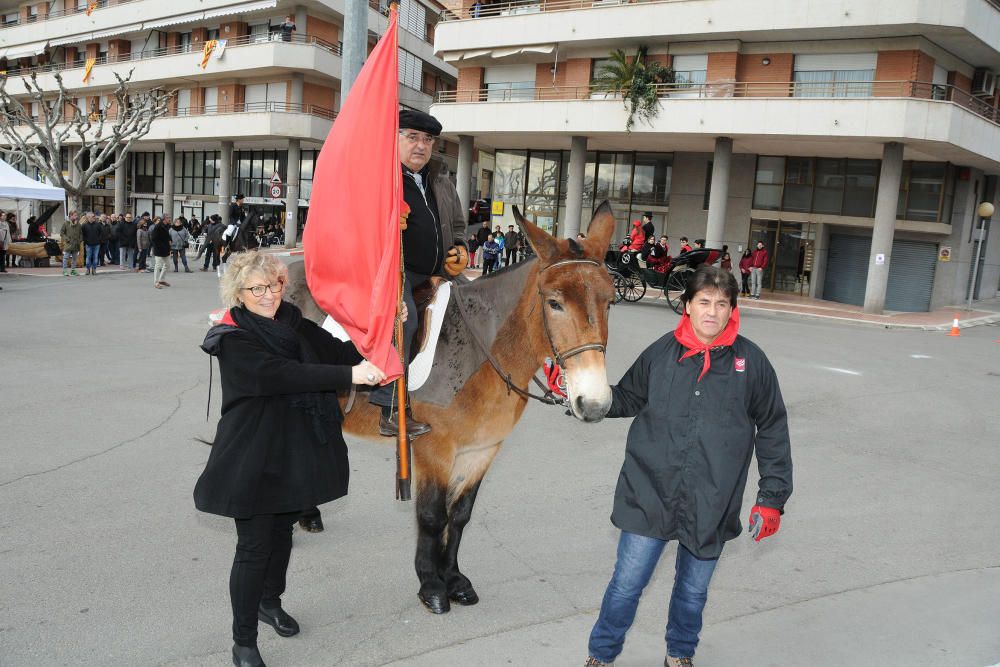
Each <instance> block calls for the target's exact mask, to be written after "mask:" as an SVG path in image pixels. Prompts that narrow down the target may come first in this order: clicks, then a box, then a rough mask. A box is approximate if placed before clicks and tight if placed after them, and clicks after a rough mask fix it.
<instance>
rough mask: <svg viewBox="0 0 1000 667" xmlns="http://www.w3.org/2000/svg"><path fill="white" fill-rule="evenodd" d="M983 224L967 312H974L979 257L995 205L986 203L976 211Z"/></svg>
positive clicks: (977, 246) (980, 227)
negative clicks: (973, 297)
mask: <svg viewBox="0 0 1000 667" xmlns="http://www.w3.org/2000/svg"><path fill="white" fill-rule="evenodd" d="M976 213H977V214H978V215H979V218H980V220H981V221H982V224H981V225H980V226H979V243H977V244H976V260H975V262H973V264H972V280H971V281H970V282H969V303H968V305H967V306H966V310H972V295H973V293H974V292H975V291H976V277H977V276H978V274H979V256H980V255H981V254H982V252H983V241H985V240H986V226H987V225H988V224H990V217H992V216H993V204H991V203H989V202H988V201H984V202H983V203H982V204H980V205H979V208H977V209H976Z"/></svg>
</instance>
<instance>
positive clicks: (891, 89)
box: [434, 81, 1000, 125]
mask: <svg viewBox="0 0 1000 667" xmlns="http://www.w3.org/2000/svg"><path fill="white" fill-rule="evenodd" d="M656 88H657V97H659V98H660V99H689V98H693V99H723V98H734V97H740V98H744V97H749V98H778V99H783V98H789V97H793V98H799V99H817V98H820V99H872V98H877V99H884V98H914V99H922V100H936V101H941V102H951V103H953V104H957V105H959V106H961V107H964V108H966V109H968V110H970V111H972V112H973V113H975V114H977V115H979V116H982V117H983V118H985V119H986V120H989V121H990V122H992V123H995V124H997V125H1000V109H998V107H997V105H996V104H994V103H993V101H992V99H984V98H979V97H976V96H975V95H972V94H971V93H968V92H966V91H964V90H961V89H959V88H956V87H955V86H949V85H944V84H937V83H927V82H924V81H843V82H833V83H828V82H815V83H814V82H808V83H803V82H791V83H772V82H761V83H755V82H749V81H734V82H725V83H705V84H686V83H671V84H659V85H657V86H656ZM614 99H621V98H620V97H618V96H617V95H615V94H613V93H605V92H602V91H599V90H596V89H595V88H594V86H593V85H585V86H548V87H541V88H514V87H511V88H492V89H488V88H484V89H480V90H448V91H440V92H438V93H437V94H436V95H435V99H434V102H435V103H436V104H451V103H470V102H472V103H476V102H548V101H567V100H614Z"/></svg>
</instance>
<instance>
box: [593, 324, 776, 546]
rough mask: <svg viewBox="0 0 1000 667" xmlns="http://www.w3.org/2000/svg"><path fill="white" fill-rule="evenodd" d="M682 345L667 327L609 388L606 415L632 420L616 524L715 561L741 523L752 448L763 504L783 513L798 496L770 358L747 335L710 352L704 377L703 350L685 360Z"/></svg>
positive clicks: (618, 492)
mask: <svg viewBox="0 0 1000 667" xmlns="http://www.w3.org/2000/svg"><path fill="white" fill-rule="evenodd" d="M684 352H685V349H684V347H683V346H681V344H680V343H678V342H677V339H676V338H674V334H673V332H671V333H668V334H667V335H665V336H663V337H662V338H660V339H659V340H658V341H656V342H655V343H653V344H652V345H650V346H649V347H648V348H647V349H646V350H645V351H644V352H643V353H642V354H641V355H640V356H639V358H638V359H637V360H636V361H635V363H634V364H633V365H632V367H631V368H630V369H629V370H628V372H626V373H625V376H624V377H622V379H621V381H620V382H619V383H618V384H617V385H616V386H614V387H612V388H611V390H612V394H613V401H612V404H611V410H610V411H609V412H608V416H609V417H633V416H634V417H635V419H634V420H633V421H632V425H631V426H630V427H629V431H628V440H627V443H626V445H625V462H624V464H623V465H622V469H621V474H620V475H619V477H618V487H617V489H616V490H615V505H614V511H613V513H612V515H611V521H612V522H613V523H614V524H615V526H617V527H618V528H621V529H622V530H625V531H628V532H631V533H637V534H639V535H644V536H647V537H655V538H658V539H661V540H678V541H679V542H680V543H681V544H683V545H684V546H685V547H687V548H688V549H689V550H690V551H691V552H692V553H694V555H695V556H697V557H699V558H715V557H717V556H718V555H719V554H720V553H721V551H722V546H723V544H724V543H725V542H726V541H728V540H731V539H733V538H734V537H736V536H738V535H739V534H740V532H741V530H742V529H741V524H740V509H741V504H742V502H743V490H744V488H745V487H746V482H747V471H748V468H749V467H750V459H751V457H752V456H753V455H754V453H755V452H756V456H757V466H758V469H759V471H760V482H759V490H758V492H757V503H758V504H760V505H765V506H767V507H774V508H777V509H779V510H781V509H783V507H784V505H785V502H786V501H787V500H788V497H789V496H790V495H791V493H792V457H791V446H790V443H789V438H788V420H787V415H786V413H785V404H784V402H783V401H782V399H781V391H780V389H779V388H778V379H777V377H776V376H775V373H774V369H773V368H772V367H771V363H770V362H769V361H768V359H767V357H766V356H765V355H764V353H763V352H762V351H761V350H760V348H758V347H757V346H756V345H754V344H753V343H751V342H750V341H749V340H747V339H746V338H743V337H742V336H737V338H736V341H735V342H734V343H733V345H732V347H722V348H716V349H714V350H712V352H711V368H710V369H709V371H708V373H706V374H705V376H704V377H703V378H702V379H701V381H700V382H698V375H699V373H701V370H702V364H703V361H704V357H703V355H701V354H698V355H695V356H693V357H688V358H687V359H685V360H684V361H681V362H678V359H680V357H681V355H682V354H683V353H684ZM739 360H743V362H742V364H741V363H740V361H739ZM740 368H742V369H743V370H739V369H740Z"/></svg>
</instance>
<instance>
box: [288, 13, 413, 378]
mask: <svg viewBox="0 0 1000 667" xmlns="http://www.w3.org/2000/svg"><path fill="white" fill-rule="evenodd" d="M397 24H398V12H397V11H396V9H395V4H393V8H392V10H391V11H390V13H389V25H388V27H387V28H386V31H385V34H384V35H382V37H381V39H379V41H378V44H377V45H376V46H375V49H374V50H373V51H372V53H371V55H370V56H368V60H367V62H365V65H364V67H363V68H362V69H361V73H360V74H359V75H358V78H357V80H356V81H355V82H354V85H353V86H352V87H351V91H350V94H349V95H348V96H347V99H346V100H345V101H344V103H343V105H342V106H341V109H340V113H339V114H338V115H337V119H336V121H335V122H334V124H333V128H331V130H330V134H329V135H328V136H327V138H326V142H325V143H324V144H323V149H322V150H321V151H320V154H319V157H318V158H317V161H316V172H315V175H314V177H313V189H312V199H311V200H310V202H309V220H308V224H306V227H305V232H304V235H303V239H302V245H303V249H304V252H305V266H306V281H307V282H308V284H309V290H310V292H312V295H313V297H314V298H315V299H316V303H317V304H319V306H320V307H321V308H322V309H323V310H324V311H326V312H327V313H329V314H330V315H331V316H332V317H333V318H334V319H335V320H337V322H339V323H340V324H341V326H343V327H344V329H345V330H346V331H347V333H348V334H349V335H350V336H351V340H352V341H353V342H354V344H355V346H356V347H357V348H358V351H359V352H361V354H362V355H364V357H365V358H366V359H368V360H369V361H370V362H371V363H373V364H375V365H376V366H378V367H379V368H381V369H382V370H383V371H385V374H386V377H387V378H388V379H392V378H395V377H399V376H400V375H401V374H402V372H403V368H402V365H401V364H400V361H399V354H398V353H397V351H396V350H395V348H394V347H393V345H392V335H393V328H394V324H395V319H396V309H397V303H398V299H399V280H400V260H399V258H400V229H399V214H400V206H401V202H402V196H403V189H402V172H401V170H400V167H399V145H398V139H397V134H398V133H399V88H398V86H399V51H398V49H397ZM410 317H414V314H413V313H410Z"/></svg>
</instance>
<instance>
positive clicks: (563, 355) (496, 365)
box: [455, 259, 606, 405]
mask: <svg viewBox="0 0 1000 667" xmlns="http://www.w3.org/2000/svg"><path fill="white" fill-rule="evenodd" d="M566 264H593V265H594V266H600V263H599V262H597V261H595V260H592V259H563V260H560V261H558V262H555V263H553V264H550V265H549V266H546V267H544V268H542V269H539V271H538V273H539V275H541V273H542V272H544V271H548V270H549V269H552V268H555V267H557V266H563V265H566ZM538 299H539V301H544V297H543V296H542V293H541V291H540V290H539V292H538ZM455 303H456V304H457V305H458V312H459V314H460V315H461V316H462V321H463V322H465V326H466V328H467V329H468V331H469V335H470V336H471V338H472V340H473V342H475V344H476V347H478V348H479V351H480V352H482V353H483V354H484V355H485V356H486V360H487V361H489V362H490V366H492V367H493V370H494V371H496V374H497V375H499V376H500V379H502V380H503V381H504V384H506V385H507V393H508V394H509V393H510V392H514V393H515V394H517V395H518V396H521V397H522V398H525V399H528V398H532V399H534V400H536V401H539V402H541V403H544V404H546V405H566V401H567V399H566V398H557V397H556V396H555V395H554V394H553V392H552V390H551V389H549V388H548V386H546V385H545V384H544V383H543V382H542V381H541V380H539V379H538V372H537V371H536V372H535V373H533V374H532V376H531V379H532V380H533V381H534V383H535V384H536V385H538V387H539V388H540V389H541V390H542V391H543V392H545V393H544V394H543V395H541V396H539V395H537V394H532V393H531V391H530V390H528V389H521V388H520V387H518V386H517V385H516V384H514V381H513V380H512V379H511V377H510V375H509V374H508V373H506V372H505V371H504V370H503V368H502V367H501V366H500V362H498V361H497V360H496V359H495V358H494V357H493V355H492V354H490V351H489V349H487V347H486V345H484V344H483V342H482V341H481V340H479V337H478V336H477V335H476V332H475V329H474V328H473V327H472V325H471V324H470V323H469V317H468V314H467V313H466V311H465V304H464V303H463V302H462V296H461V295H460V294H459V293H458V292H456V293H455ZM542 328H543V329H544V330H545V337H546V338H547V339H548V341H549V347H551V348H552V353H553V354H554V355H555V361H556V363H557V364H559V365H560V366H562V365H563V362H565V361H566V360H567V359H570V358H572V357H575V356H576V355H578V354H580V353H581V352H586V351H587V350H600V352H601V353H602V354H603V353H604V352H605V350H606V348H605V346H604V345H603V344H601V343H585V344H583V345H577V346H576V347H573V348H570V349H569V350H566V351H565V352H560V351H559V350H557V349H556V346H555V343H553V342H552V333H551V331H550V330H549V321H548V318H546V316H545V307H544V303H543V304H542Z"/></svg>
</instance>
